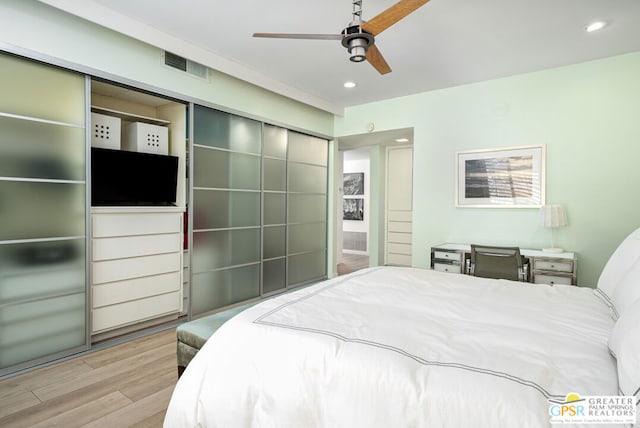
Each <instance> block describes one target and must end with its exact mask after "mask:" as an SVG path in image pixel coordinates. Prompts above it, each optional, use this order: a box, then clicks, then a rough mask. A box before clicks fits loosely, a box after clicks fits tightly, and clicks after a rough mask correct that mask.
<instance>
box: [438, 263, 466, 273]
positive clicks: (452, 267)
mask: <svg viewBox="0 0 640 428" xmlns="http://www.w3.org/2000/svg"><path fill="white" fill-rule="evenodd" d="M433 270H437V271H438V272H450V273H462V270H461V268H460V265H456V264H452V263H434V264H433Z"/></svg>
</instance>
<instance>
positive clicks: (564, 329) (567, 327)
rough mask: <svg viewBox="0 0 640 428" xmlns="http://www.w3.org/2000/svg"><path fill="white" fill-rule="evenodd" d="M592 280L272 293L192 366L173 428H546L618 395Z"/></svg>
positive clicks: (350, 278) (431, 279) (417, 281)
mask: <svg viewBox="0 0 640 428" xmlns="http://www.w3.org/2000/svg"><path fill="white" fill-rule="evenodd" d="M612 327H613V320H612V319H611V317H610V316H609V313H608V308H607V306H605V305H604V304H603V302H602V301H601V300H600V299H599V298H598V297H596V296H595V295H594V293H593V290H592V289H588V288H579V287H572V286H555V287H551V286H547V285H534V284H521V283H516V282H511V281H504V280H490V279H479V278H474V277H470V276H466V275H454V274H446V273H440V272H435V271H430V270H423V269H414V268H395V267H384V268H370V269H365V270H362V271H358V272H355V273H353V274H350V275H347V276H342V277H337V278H334V279H332V280H329V281H326V282H323V283H320V284H317V285H314V286H311V287H307V288H305V289H302V290H299V291H296V292H293V293H288V294H286V295H282V296H279V297H277V298H273V299H270V300H267V301H265V302H263V303H261V304H259V305H256V306H254V307H252V308H250V309H248V310H246V311H245V312H243V313H241V314H239V315H238V316H236V317H235V318H233V319H232V320H230V321H229V322H227V323H226V324H225V325H224V326H223V327H222V328H220V329H219V330H218V331H217V332H216V333H215V334H214V335H213V336H212V337H211V339H210V340H209V341H208V342H207V343H206V344H205V346H204V347H203V348H202V350H201V351H200V352H199V353H198V354H197V355H196V357H195V358H194V359H193V360H192V361H191V363H190V364H189V366H188V367H187V369H186V371H185V373H184V374H183V376H182V378H181V379H180V381H179V382H178V384H177V386H176V389H175V391H174V393H173V397H172V399H171V402H170V405H169V408H168V411H167V415H166V419H165V427H224V428H233V427H260V428H263V427H292V428H311V427H331V428H337V427H349V428H354V427H366V428H372V427H385V428H387V427H394V428H395V427H539V426H549V414H548V409H549V402H548V401H547V400H548V399H549V398H555V399H561V400H562V399H564V397H565V395H566V394H568V393H569V392H576V393H578V394H580V395H617V375H616V369H615V360H614V359H613V358H612V357H611V356H610V354H609V352H608V348H607V337H608V335H609V331H610V330H611V328H612Z"/></svg>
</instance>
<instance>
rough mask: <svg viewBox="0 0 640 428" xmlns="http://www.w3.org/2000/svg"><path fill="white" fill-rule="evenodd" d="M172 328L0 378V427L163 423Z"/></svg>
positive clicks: (172, 360) (172, 361) (172, 377)
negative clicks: (16, 374)
mask: <svg viewBox="0 0 640 428" xmlns="http://www.w3.org/2000/svg"><path fill="white" fill-rule="evenodd" d="M176 364H177V363H176V331H175V328H171V329H169V330H165V331H162V332H159V333H154V334H152V335H149V336H145V337H142V338H139V339H135V340H132V341H129V342H126V343H122V344H119V345H115V346H112V347H108V348H105V349H102V350H99V351H96V352H92V353H90V354H86V355H82V356H79V357H76V358H72V359H69V360H66V361H63V362H60V363H57V364H55V365H52V366H48V367H44V368H41V369H38V370H34V371H31V372H27V373H24V374H20V375H18V376H14V377H10V378H7V379H4V380H0V427H3V428H6V427H56V426H57V427H65V428H70V427H109V428H112V427H118V428H120V427H161V426H162V421H163V420H164V415H165V412H166V409H167V405H168V403H169V399H170V398H171V393H172V392H173V388H174V387H175V384H176V382H177V378H178V376H177V371H176Z"/></svg>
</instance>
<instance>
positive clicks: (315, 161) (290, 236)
mask: <svg viewBox="0 0 640 428" xmlns="http://www.w3.org/2000/svg"><path fill="white" fill-rule="evenodd" d="M288 135H289V140H288V143H289V145H288V158H287V159H288V163H287V176H288V193H287V198H288V206H287V255H288V257H287V281H288V286H289V287H291V286H296V285H300V284H304V283H307V282H311V281H314V280H319V279H322V278H324V277H326V273H327V268H326V260H327V157H328V142H327V140H323V139H321V138H316V137H311V136H308V135H304V134H300V133H297V132H293V131H289V134H288Z"/></svg>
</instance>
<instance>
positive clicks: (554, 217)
mask: <svg viewBox="0 0 640 428" xmlns="http://www.w3.org/2000/svg"><path fill="white" fill-rule="evenodd" d="M540 223H542V225H543V226H544V227H561V226H566V225H567V224H568V223H567V213H566V212H565V210H564V207H563V206H562V205H544V206H543V207H542V208H540Z"/></svg>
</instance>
